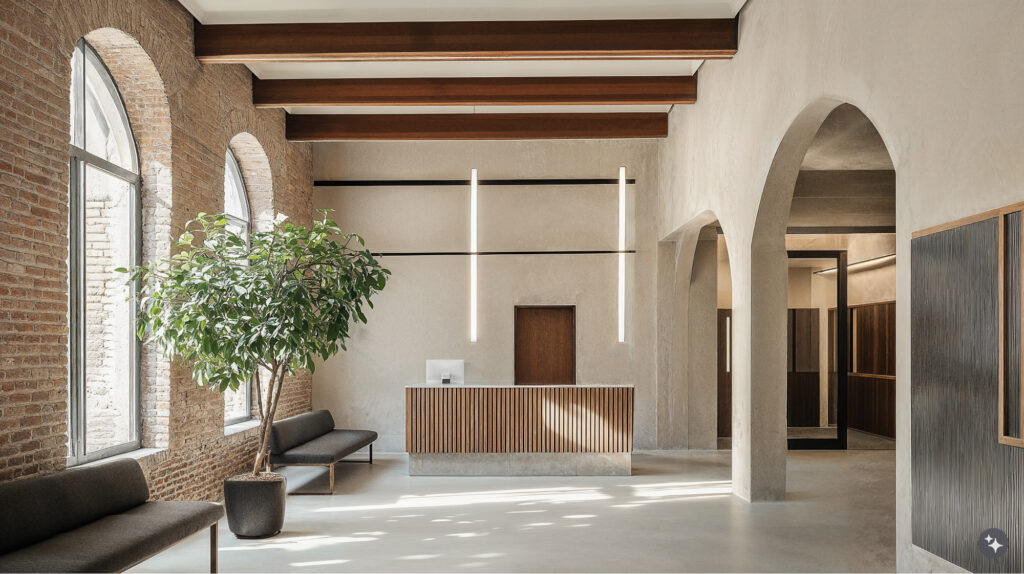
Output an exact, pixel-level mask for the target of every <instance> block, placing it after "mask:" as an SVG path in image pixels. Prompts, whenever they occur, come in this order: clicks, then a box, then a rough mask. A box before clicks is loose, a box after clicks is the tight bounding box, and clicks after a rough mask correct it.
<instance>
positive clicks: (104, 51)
mask: <svg viewBox="0 0 1024 574" xmlns="http://www.w3.org/2000/svg"><path fill="white" fill-rule="evenodd" d="M84 39H85V41H86V42H88V43H89V45H90V46H92V48H93V49H94V50H95V51H96V53H97V55H99V57H100V59H101V60H102V61H103V63H104V65H106V67H107V69H108V70H109V71H110V74H111V76H112V77H113V79H114V82H115V83H116V84H117V88H118V90H119V91H120V93H121V99H122V101H123V102H124V106H125V111H126V112H127V114H128V121H129V122H130V124H131V127H132V133H133V135H134V136H135V142H136V145H137V147H138V154H139V170H140V174H141V177H142V190H141V191H142V257H143V259H144V260H146V261H150V260H153V259H156V258H159V257H165V256H168V255H170V253H171V246H172V245H173V235H174V234H175V222H174V221H173V218H172V213H173V211H172V207H173V189H172V185H171V183H172V182H171V173H172V171H171V159H172V157H171V111H170V105H169V103H168V100H167V94H166V92H165V91H164V82H163V79H162V78H161V77H160V73H159V72H158V71H157V69H156V66H155V65H154V63H153V60H152V58H150V56H149V54H148V53H147V52H146V50H145V49H144V48H143V47H142V46H141V45H140V44H139V42H138V41H137V40H136V39H135V38H133V37H132V36H130V35H129V34H126V33H125V32H123V31H121V30H117V29H115V28H99V29H96V30H93V31H91V32H89V33H88V34H86V35H85V36H84ZM68 66H69V70H70V58H68ZM141 359H142V360H141V387H142V388H141V396H140V403H141V411H142V437H141V438H142V445H143V446H144V447H160V448H163V447H167V446H169V442H170V404H171V370H172V365H171V363H170V361H168V360H167V359H165V358H163V357H162V356H161V355H160V353H159V352H158V351H155V350H153V349H147V348H145V347H143V351H142V357H141Z"/></svg>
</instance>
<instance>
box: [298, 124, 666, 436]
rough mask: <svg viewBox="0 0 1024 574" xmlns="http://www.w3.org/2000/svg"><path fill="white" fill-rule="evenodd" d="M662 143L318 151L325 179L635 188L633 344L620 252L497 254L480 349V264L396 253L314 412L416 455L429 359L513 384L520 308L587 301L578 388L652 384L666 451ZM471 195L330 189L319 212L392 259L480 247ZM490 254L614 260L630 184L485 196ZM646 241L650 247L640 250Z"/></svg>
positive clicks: (643, 418) (482, 207) (487, 271)
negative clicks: (658, 378)
mask: <svg viewBox="0 0 1024 574" xmlns="http://www.w3.org/2000/svg"><path fill="white" fill-rule="evenodd" d="M660 145H661V143H660V142H658V141H649V140H632V141H603V142H594V141H531V142H379V143H335V144H317V145H315V146H314V154H313V155H314V173H315V176H316V179H469V175H470V170H471V169H473V168H476V169H477V170H478V173H479V177H480V178H481V179H492V178H501V179H506V178H509V179H511V178H568V177H586V178H599V177H600V178H617V177H618V169H619V166H626V171H627V177H629V178H636V180H637V183H636V184H635V185H630V186H628V187H627V242H626V247H627V249H632V248H634V246H636V248H637V253H636V254H631V255H627V256H626V257H627V266H626V277H627V282H626V302H627V303H626V304H627V307H626V342H625V343H619V342H617V331H618V328H617V324H618V315H617V302H616V301H617V285H618V262H617V255H614V254H583V255H481V256H480V257H479V272H478V278H479V279H478V285H479V306H478V317H479V320H478V326H479V339H478V341H477V342H476V343H471V342H470V340H469V276H470V275H469V273H470V263H469V258H468V257H467V256H426V257H385V258H384V259H383V262H384V264H385V266H387V267H388V268H390V269H391V270H392V272H393V276H392V278H391V281H390V283H389V285H388V286H387V288H386V289H385V290H384V291H383V292H382V293H381V294H380V295H379V296H378V297H377V299H375V309H374V310H373V311H372V312H371V313H369V314H368V319H369V323H368V324H367V325H365V326H359V327H357V328H356V330H355V332H354V334H353V337H352V340H351V341H350V342H349V344H348V351H347V352H342V353H340V354H339V355H337V356H336V357H334V358H332V359H330V360H328V361H326V362H325V363H324V364H322V365H320V366H319V368H318V369H317V370H316V373H315V375H314V385H313V386H314V392H313V405H314V408H327V409H330V410H331V411H332V412H333V413H334V416H335V418H336V419H337V420H338V424H339V425H342V426H346V427H354V428H370V429H374V430H376V431H377V432H378V433H380V435H381V438H380V441H379V442H378V448H379V449H381V450H383V451H395V452H401V451H404V450H405V397H404V387H405V386H406V385H411V384H422V383H423V379H424V361H425V360H427V359H464V360H465V361H466V381H467V383H470V384H488V385H489V384H494V385H498V384H512V383H513V381H514V369H513V357H514V354H513V351H514V347H513V335H514V322H513V319H514V307H515V306H516V305H553V304H573V305H576V331H577V355H576V370H577V374H576V376H577V383H578V384H632V385H636V389H637V390H636V392H637V395H636V431H635V432H636V434H635V439H636V447H637V448H640V449H643V448H653V447H654V446H655V440H656V428H657V413H656V408H655V401H656V396H655V390H656V389H655V382H654V357H655V351H654V345H655V332H654V266H655V257H656V249H655V246H656V243H655V235H654V228H653V226H651V225H644V226H634V225H633V222H634V221H640V220H642V221H653V220H654V218H655V217H654V213H653V209H654V206H655V199H656V197H657V175H658V173H659V172H658V169H657V165H656V162H657V160H658V159H659V147H660ZM469 197H470V194H469V188H468V186H464V187H462V186H458V187H419V188H417V187H404V188H378V187H353V188H342V187H332V188H327V187H321V188H317V191H316V192H315V194H314V205H315V207H327V208H332V209H335V210H336V213H335V214H334V218H335V219H336V220H337V221H338V223H339V224H340V225H341V226H342V228H343V229H345V230H346V231H352V232H357V233H360V234H361V235H363V236H364V237H365V238H366V242H367V246H368V247H369V248H370V249H373V250H374V251H376V252H437V251H467V250H468V249H469V205H470V204H469ZM478 197H479V218H478V221H479V250H480V251H536V250H614V249H617V247H618V245H617V244H618V220H617V217H618V186H617V185H605V186H586V187H584V186H557V187H526V186H523V187H517V186H481V187H480V188H479V195H478ZM640 245H643V246H644V247H642V248H641V247H639V246H640Z"/></svg>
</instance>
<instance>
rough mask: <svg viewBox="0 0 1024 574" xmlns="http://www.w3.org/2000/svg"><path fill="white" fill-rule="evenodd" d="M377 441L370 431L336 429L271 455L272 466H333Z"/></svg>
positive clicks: (373, 433)
mask: <svg viewBox="0 0 1024 574" xmlns="http://www.w3.org/2000/svg"><path fill="white" fill-rule="evenodd" d="M375 440H377V433H376V432H374V431H370V430H354V429H336V430H332V431H330V432H329V433H327V434H324V435H320V436H318V437H316V438H314V439H312V440H310V441H309V442H306V443H303V444H300V445H299V446H296V447H293V448H290V449H288V450H286V451H284V452H283V453H281V454H271V455H270V463H271V464H280V465H287V464H331V463H334V462H337V461H339V460H341V459H343V458H345V457H346V456H348V455H350V454H352V453H354V452H356V451H358V450H359V449H361V448H363V447H365V446H369V445H370V444H372V443H373V441H375Z"/></svg>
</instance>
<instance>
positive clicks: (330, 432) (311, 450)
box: [268, 410, 377, 494]
mask: <svg viewBox="0 0 1024 574" xmlns="http://www.w3.org/2000/svg"><path fill="white" fill-rule="evenodd" d="M375 440H377V433H376V432H374V431H371V430H355V429H336V428H334V417H333V416H331V412H330V411H327V410H320V411H313V412H311V413H303V414H301V415H295V416H293V417H288V418H286V419H282V420H279V421H277V422H275V423H274V424H273V425H272V426H271V427H270V445H269V446H270V457H269V459H268V461H269V462H270V466H271V468H273V467H274V466H289V465H297V466H299V465H301V466H326V467H327V468H328V476H329V479H328V480H329V484H330V493H331V494H334V464H335V463H337V462H341V459H343V458H345V457H346V456H348V455H350V454H352V453H354V452H356V451H357V450H359V449H361V448H363V447H364V446H369V447H370V459H369V460H368V461H352V462H369V463H370V464H373V441H375Z"/></svg>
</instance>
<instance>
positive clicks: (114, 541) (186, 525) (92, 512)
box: [0, 459, 224, 572]
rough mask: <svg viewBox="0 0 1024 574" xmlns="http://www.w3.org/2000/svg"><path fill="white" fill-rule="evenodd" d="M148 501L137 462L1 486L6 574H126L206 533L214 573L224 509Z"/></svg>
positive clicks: (0, 556) (0, 541) (0, 548)
mask: <svg viewBox="0 0 1024 574" xmlns="http://www.w3.org/2000/svg"><path fill="white" fill-rule="evenodd" d="M148 500H149V485H148V484H146V477H145V475H144V474H143V472H142V467H140V466H139V463H138V462H137V461H135V460H132V459H121V460H114V461H109V462H104V463H100V464H94V465H84V466H80V467H75V468H70V469H67V470H63V471H60V472H55V473H53V474H48V475H44V476H38V477H31V478H26V479H24V480H15V481H11V482H6V483H3V484H0V572H121V571H123V570H127V569H129V568H131V567H132V566H135V565H136V564H138V563H139V562H142V561H143V560H146V559H147V558H149V557H151V556H154V555H156V554H158V553H159V552H161V551H163V550H165V549H167V548H169V547H171V546H172V545H174V544H175V543H177V542H180V541H182V540H184V539H185V538H188V537H189V536H191V535H192V534H195V533H196V532H199V531H201V530H203V529H204V528H209V529H210V571H211V572H216V571H217V521H218V520H220V519H221V518H222V517H223V516H224V508H223V507H222V506H221V505H219V504H214V503H212V502H185V501H182V502H178V501H154V502H147V501H148Z"/></svg>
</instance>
